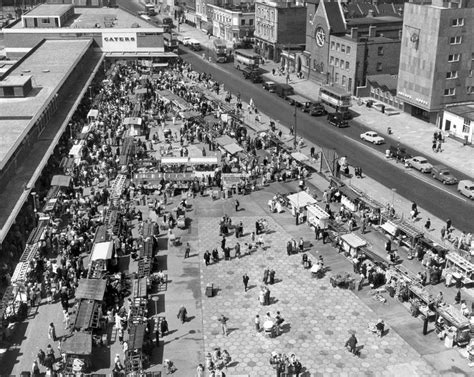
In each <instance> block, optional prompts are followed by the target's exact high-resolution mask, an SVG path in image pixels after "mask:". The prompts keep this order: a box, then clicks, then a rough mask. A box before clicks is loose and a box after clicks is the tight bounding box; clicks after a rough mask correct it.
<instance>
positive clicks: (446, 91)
mask: <svg viewBox="0 0 474 377" xmlns="http://www.w3.org/2000/svg"><path fill="white" fill-rule="evenodd" d="M455 93H456V90H455V89H454V88H448V89H444V95H445V96H454V94H455Z"/></svg>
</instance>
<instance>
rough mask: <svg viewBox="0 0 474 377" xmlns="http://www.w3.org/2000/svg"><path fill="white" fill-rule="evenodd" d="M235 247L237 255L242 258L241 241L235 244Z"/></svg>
mask: <svg viewBox="0 0 474 377" xmlns="http://www.w3.org/2000/svg"><path fill="white" fill-rule="evenodd" d="M234 248H235V257H236V258H240V257H241V255H240V243H238V242H237V243H236V244H235V246H234Z"/></svg>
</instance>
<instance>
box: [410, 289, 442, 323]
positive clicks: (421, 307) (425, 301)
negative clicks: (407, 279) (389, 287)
mask: <svg viewBox="0 0 474 377" xmlns="http://www.w3.org/2000/svg"><path fill="white" fill-rule="evenodd" d="M408 290H409V297H410V305H411V309H410V311H411V312H412V313H415V312H420V313H421V314H422V315H423V316H424V318H427V319H428V320H432V319H434V316H435V312H434V301H435V300H434V297H433V296H432V295H431V293H429V292H428V291H427V290H426V289H425V288H424V287H423V286H422V285H421V284H419V283H417V282H416V281H412V282H411V283H409V284H408Z"/></svg>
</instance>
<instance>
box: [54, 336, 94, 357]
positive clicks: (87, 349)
mask: <svg viewBox="0 0 474 377" xmlns="http://www.w3.org/2000/svg"><path fill="white" fill-rule="evenodd" d="M61 351H62V352H63V353H65V354H67V355H84V356H89V355H91V354H92V334H88V333H85V332H76V333H74V334H73V335H71V336H70V337H64V338H63V342H62V343H61Z"/></svg>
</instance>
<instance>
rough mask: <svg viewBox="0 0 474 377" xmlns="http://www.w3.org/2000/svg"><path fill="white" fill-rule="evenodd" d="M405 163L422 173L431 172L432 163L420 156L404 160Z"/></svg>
mask: <svg viewBox="0 0 474 377" xmlns="http://www.w3.org/2000/svg"><path fill="white" fill-rule="evenodd" d="M405 163H406V164H407V165H408V166H409V167H411V168H414V169H416V170H419V171H421V172H422V173H431V170H432V169H433V165H431V164H430V163H429V162H428V160H427V159H426V158H424V157H422V156H415V157H412V158H408V159H407V160H405Z"/></svg>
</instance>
